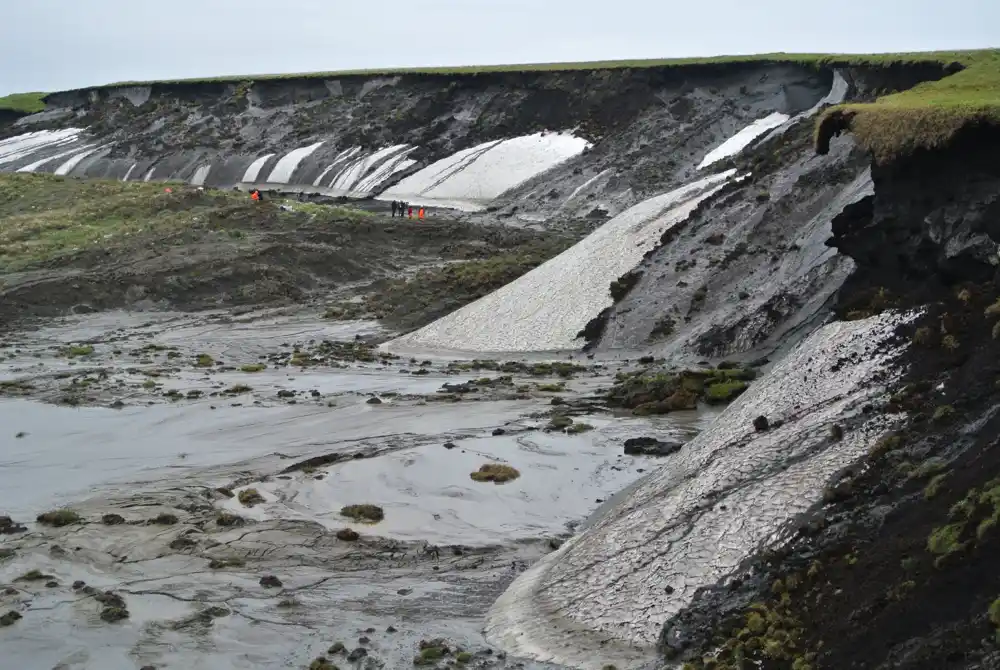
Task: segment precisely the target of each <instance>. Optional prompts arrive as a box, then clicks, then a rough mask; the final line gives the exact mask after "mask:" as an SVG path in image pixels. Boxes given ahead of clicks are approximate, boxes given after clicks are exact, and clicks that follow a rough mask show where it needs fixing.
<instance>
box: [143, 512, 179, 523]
mask: <svg viewBox="0 0 1000 670" xmlns="http://www.w3.org/2000/svg"><path fill="white" fill-rule="evenodd" d="M178 521H179V519H178V518H177V516H176V515H174V514H167V513H164V514H158V515H157V516H156V517H155V518H154V519H153V520H152V521H151V522H150V523H153V524H155V525H157V526H173V525H175V524H176V523H177V522H178Z"/></svg>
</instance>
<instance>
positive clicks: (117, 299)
mask: <svg viewBox="0 0 1000 670" xmlns="http://www.w3.org/2000/svg"><path fill="white" fill-rule="evenodd" d="M168 188H169V189H170V192H169V193H168V192H167V189H168ZM574 241H575V238H574V237H571V236H566V235H560V234H556V233H550V232H540V231H530V230H520V229H510V228H506V227H498V226H479V225H475V224H468V223H460V222H457V221H452V220H444V219H442V220H433V221H424V222H420V223H412V222H402V221H399V220H398V219H391V218H389V217H388V216H384V215H380V214H373V213H371V212H366V211H364V210H360V209H353V208H349V207H338V206H330V205H320V204H314V203H301V202H297V201H294V200H287V201H283V202H282V201H275V200H267V201H265V202H263V203H255V202H253V201H251V200H250V198H249V197H248V196H247V195H246V194H245V193H235V192H232V191H214V190H211V189H208V190H204V191H201V190H198V189H197V188H195V187H193V186H188V185H184V184H164V183H159V184H147V183H142V182H120V181H103V180H79V179H72V178H67V177H56V176H53V175H45V174H17V173H13V174H0V320H2V319H3V318H15V317H17V316H31V315H37V316H50V315H58V314H60V313H62V312H61V310H65V309H68V308H71V307H73V306H74V305H80V304H84V305H89V306H90V307H91V308H94V309H111V308H116V307H120V306H123V305H126V304H130V301H134V300H139V299H148V300H152V301H154V302H158V303H164V304H165V305H168V306H171V307H172V308H175V309H189V310H195V309H206V308H219V307H227V306H234V305H246V306H256V305H265V304H271V303H275V302H280V303H283V304H287V303H289V302H292V303H302V302H308V301H310V300H312V299H313V298H321V299H323V300H324V301H325V300H328V299H332V300H339V301H344V302H345V304H349V305H351V307H352V308H354V309H356V307H355V306H356V305H357V303H354V302H352V301H351V298H353V297H355V296H357V295H358V294H367V295H368V296H369V298H368V301H367V304H368V305H369V306H370V310H369V312H370V313H371V315H372V316H373V317H375V318H382V319H385V320H386V321H387V322H389V321H391V322H392V323H394V324H396V325H398V326H401V327H404V328H413V327H419V326H420V325H423V324H424V323H427V322H429V321H431V320H433V319H435V318H437V317H438V316H443V315H444V314H447V313H448V312H450V311H452V310H454V309H457V308H459V307H461V306H463V305H464V304H466V303H468V302H471V301H472V300H475V299H476V298H478V297H480V296H482V295H485V293H488V292H489V291H491V290H493V289H495V288H497V287H499V286H502V285H503V284H505V283H507V282H509V281H513V280H514V279H516V278H517V277H519V276H520V275H522V274H524V273H525V272H527V271H528V270H530V269H531V268H532V267H535V266H536V265H538V264H540V263H542V262H544V261H545V260H547V259H548V258H551V257H552V256H554V255H556V254H557V253H559V252H560V251H562V250H563V249H565V248H566V247H568V246H569V245H570V244H572V243H573V242H574ZM428 268H432V269H428ZM407 277H408V278H409V279H405V278H407ZM373 291H374V293H373ZM330 317H331V318H337V317H336V316H335V315H330ZM340 318H344V317H340Z"/></svg>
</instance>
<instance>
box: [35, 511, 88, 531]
mask: <svg viewBox="0 0 1000 670" xmlns="http://www.w3.org/2000/svg"><path fill="white" fill-rule="evenodd" d="M35 521H37V522H38V523H41V524H44V525H46V526H53V527H55V528H62V527H63V526H70V525H72V524H75V523H80V522H81V521H83V518H82V517H81V516H80V515H79V514H77V513H76V512H74V511H73V510H69V509H60V510H53V511H51V512H43V513H42V514H39V515H38V517H37V518H36V519H35Z"/></svg>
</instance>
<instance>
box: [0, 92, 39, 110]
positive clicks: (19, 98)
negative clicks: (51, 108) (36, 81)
mask: <svg viewBox="0 0 1000 670" xmlns="http://www.w3.org/2000/svg"><path fill="white" fill-rule="evenodd" d="M43 97H45V94H44V93H11V94H10V95H5V96H3V97H0V110H6V111H11V112H18V113H21V114H37V113H38V112H41V111H43V110H44V109H45V102H44V101H43V100H42V98H43Z"/></svg>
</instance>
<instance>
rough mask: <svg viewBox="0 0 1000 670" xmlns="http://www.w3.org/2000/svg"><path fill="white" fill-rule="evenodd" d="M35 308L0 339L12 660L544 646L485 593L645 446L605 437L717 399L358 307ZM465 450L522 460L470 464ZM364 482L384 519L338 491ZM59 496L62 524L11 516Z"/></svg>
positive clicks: (494, 657)
mask: <svg viewBox="0 0 1000 670" xmlns="http://www.w3.org/2000/svg"><path fill="white" fill-rule="evenodd" d="M40 326H41V327H39V328H37V329H36V330H33V331H30V332H20V333H14V334H10V335H8V336H7V338H6V339H5V341H4V342H3V345H4V346H3V348H2V349H0V351H2V355H3V358H4V360H3V361H2V362H0V384H2V387H0V393H2V396H0V424H2V425H3V426H4V427H5V430H6V434H4V435H3V441H4V444H5V450H4V453H3V456H2V461H0V510H2V513H3V514H7V515H10V516H11V517H12V518H13V520H14V521H12V523H11V524H10V525H8V526H4V527H3V529H4V531H5V532H4V534H2V535H0V549H2V550H3V551H4V553H3V554H0V585H2V587H3V589H7V590H6V591H3V590H2V589H0V610H3V611H4V613H5V612H7V611H8V610H9V611H12V612H15V613H16V614H19V615H20V616H21V617H22V618H21V619H19V620H16V621H13V623H11V625H9V626H4V627H3V628H2V629H0V638H2V639H3V647H4V654H5V659H6V660H7V661H9V662H12V663H21V664H22V667H29V665H24V664H30V667H65V668H97V667H100V668H138V667H141V666H143V665H147V664H148V665H152V666H154V667H157V668H160V667H178V666H181V665H183V666H189V667H194V668H202V667H204V668H213V669H214V668H243V667H304V666H306V665H308V664H309V663H310V662H311V661H312V660H313V659H315V658H316V657H318V656H320V655H326V656H328V657H329V658H330V660H331V662H334V663H337V664H338V665H340V666H341V667H359V668H360V667H365V668H377V667H385V668H396V667H410V666H412V665H413V658H414V656H415V655H417V654H420V653H422V652H421V650H420V643H421V641H422V640H424V641H432V640H434V639H436V638H441V639H443V640H445V641H446V643H447V646H448V647H449V648H450V657H451V658H456V657H457V654H459V653H463V654H465V653H467V654H471V657H470V658H469V659H468V660H467V663H466V665H467V667H483V668H486V667H497V668H502V667H515V664H517V665H516V667H528V668H544V667H556V666H551V665H548V664H544V663H535V662H528V663H526V664H525V662H524V661H515V660H511V659H507V658H506V657H505V656H504V655H503V653H502V652H500V650H499V649H497V648H496V647H491V645H489V644H488V643H487V642H486V641H485V640H484V639H483V638H482V634H481V632H480V629H481V626H482V617H483V615H484V614H485V612H486V610H487V609H488V608H489V606H490V605H491V604H492V602H493V601H494V600H495V599H496V598H497V597H498V596H500V594H501V593H503V591H504V590H505V589H506V587H507V586H508V585H509V584H510V583H511V581H512V580H513V579H514V578H515V577H516V576H517V575H519V574H521V573H522V572H523V571H524V570H525V569H526V568H527V567H528V566H530V565H532V564H533V563H535V562H536V561H537V560H539V559H540V558H541V557H543V556H545V555H547V554H549V553H551V552H552V551H553V550H555V549H556V548H558V547H559V546H560V545H561V544H562V543H563V542H564V541H565V540H566V539H567V538H568V537H571V536H572V535H573V533H574V532H575V531H576V529H577V527H578V526H579V524H580V523H581V522H583V521H584V520H585V519H586V517H587V515H588V514H589V513H591V512H592V511H594V510H596V509H598V508H600V507H601V506H602V505H605V504H607V503H608V501H610V500H611V499H612V498H613V497H614V496H615V495H616V494H618V492H619V491H620V490H621V489H623V488H626V487H628V486H630V485H631V484H632V483H634V482H635V481H636V480H638V479H640V478H641V477H643V476H644V474H646V473H648V472H649V471H651V470H652V469H655V468H656V467H658V465H659V464H660V463H662V462H663V461H662V459H657V458H649V457H643V456H626V455H625V454H624V451H623V447H622V444H623V442H624V440H625V439H627V438H629V437H636V436H653V437H658V438H660V439H665V440H672V441H681V442H683V441H686V440H687V439H690V437H692V436H693V435H695V434H696V433H697V432H698V431H699V430H700V429H701V428H703V427H704V425H707V423H709V422H710V421H711V420H712V418H713V416H714V412H706V413H696V412H684V413H680V414H678V415H676V416H674V417H668V418H658V419H640V418H614V415H613V414H612V412H611V410H609V409H607V408H606V407H604V405H603V402H602V399H601V397H600V395H599V394H596V391H597V390H598V389H600V388H605V387H607V386H608V385H610V381H611V376H612V375H613V374H614V372H615V371H617V370H619V369H621V368H622V365H621V364H620V363H616V362H613V361H612V362H601V361H599V360H598V361H581V362H579V363H578V362H575V361H565V359H564V361H563V362H565V363H572V364H573V366H568V365H567V366H563V367H558V366H557V367H555V368H554V369H555V370H561V371H564V374H563V376H561V377H560V376H558V375H554V374H553V373H549V374H545V371H546V370H550V369H553V368H551V367H545V366H539V365H538V363H536V362H534V361H535V360H537V361H542V360H544V359H542V358H541V357H535V359H532V360H527V361H526V362H525V363H523V364H522V363H518V364H516V365H515V364H513V363H508V364H507V365H506V366H499V365H496V364H489V363H488V362H483V361H480V362H472V363H470V362H465V361H452V360H449V359H447V358H444V357H441V356H427V357H426V358H424V357H422V358H421V359H420V360H417V359H415V358H414V359H410V358H406V357H399V356H398V355H396V354H392V353H388V352H383V351H380V350H378V349H377V348H375V347H373V346H372V345H371V344H369V342H370V341H378V339H379V338H380V337H383V332H382V330H381V328H380V327H379V326H378V325H377V324H375V323H373V322H344V323H330V322H323V321H316V320H315V319H314V318H313V317H309V316H308V315H303V314H302V313H301V312H294V311H292V310H269V311H258V312H251V313H246V314H243V315H239V316H234V315H233V314H227V313H222V312H219V313H214V314H213V313H209V314H202V315H186V314H177V313H157V314H135V313H132V314H128V313H114V312H110V313H102V314H94V315H86V316H78V317H69V318H63V319H58V320H51V321H47V322H45V323H42V324H40ZM261 366H263V367H261ZM484 366H485V367H500V368H501V370H488V369H487V370H484V369H481V368H482V367H484ZM502 370H512V372H503V371H502ZM150 382H152V383H150ZM234 389H235V390H234ZM555 398H558V400H556V401H555V402H556V403H558V404H553V399H555ZM554 412H555V413H558V414H559V415H560V416H564V417H567V420H568V421H569V422H570V423H571V424H572V423H579V424H584V423H585V424H586V427H587V429H586V430H581V431H580V432H579V433H577V434H569V433H567V432H564V431H563V430H562V429H558V430H554V429H552V428H551V426H550V424H552V423H553V421H552V417H553V416H554ZM559 425H560V426H562V425H563V424H562V423H559ZM487 463H506V464H510V465H512V466H513V467H515V468H517V470H518V471H519V472H520V476H519V477H518V478H517V479H516V480H514V481H512V482H508V483H505V484H494V483H490V482H477V481H474V480H473V479H472V478H471V477H470V473H472V472H474V471H476V470H477V469H478V468H479V467H480V466H482V465H483V464H487ZM250 489H253V490H254V491H255V492H256V495H255V496H249V495H246V496H243V495H241V494H243V493H245V492H247V491H249V490H250ZM243 499H246V500H247V501H249V502H250V505H248V504H243V502H241V501H242V500H243ZM363 503H372V504H377V505H379V506H380V507H381V508H382V510H383V513H384V519H383V520H382V521H380V522H379V523H375V524H369V523H363V522H358V521H356V520H354V519H351V518H348V517H346V516H344V515H343V514H342V513H341V512H340V510H341V509H342V507H344V506H346V505H350V504H363ZM58 508H65V509H72V510H73V511H74V512H76V513H77V514H78V515H79V520H75V519H73V520H70V522H69V523H68V524H67V525H65V526H60V527H53V526H51V525H45V524H41V523H38V522H34V521H33V519H34V518H35V516H36V515H38V514H40V513H41V512H45V511H48V510H52V509H58ZM20 524H23V526H21V525H20ZM22 527H23V531H22V530H21V528H22ZM8 531H9V533H8ZM350 531H353V532H350ZM35 570H37V571H38V572H39V573H41V575H43V576H44V579H40V580H35V581H30V580H29V581H23V580H19V579H18V578H19V577H20V576H22V575H25V574H27V573H30V572H31V571H35ZM264 578H266V579H264ZM262 580H263V583H262ZM81 582H82V583H83V584H82V585H81ZM107 593H111V594H113V595H106V594H107ZM115 596H117V597H120V598H121V599H122V601H123V602H120V601H119V600H118V599H117V598H116V597H115ZM362 639H364V640H365V641H363V642H362V641H359V640H362ZM338 642H340V643H342V644H343V645H344V646H345V651H344V652H343V653H340V654H339V655H338V654H330V653H329V650H330V648H331V647H332V646H333V645H335V644H336V643H338ZM358 649H361V650H363V651H360V652H359V651H357V650H358ZM460 650H461V651H460ZM428 653H432V652H428ZM433 653H436V652H433ZM462 658H463V659H464V660H465V659H466V657H465V656H463V657H462ZM29 659H30V663H29ZM349 659H353V660H349ZM445 660H447V658H446V659H445ZM60 664H61V665H60Z"/></svg>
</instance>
